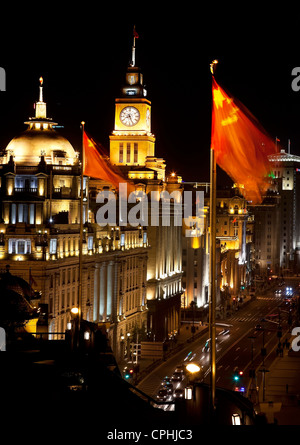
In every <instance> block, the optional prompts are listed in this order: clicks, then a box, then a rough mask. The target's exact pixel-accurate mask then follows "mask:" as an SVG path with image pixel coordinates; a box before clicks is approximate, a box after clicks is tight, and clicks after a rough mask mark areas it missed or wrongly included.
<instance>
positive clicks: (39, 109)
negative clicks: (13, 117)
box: [35, 77, 47, 119]
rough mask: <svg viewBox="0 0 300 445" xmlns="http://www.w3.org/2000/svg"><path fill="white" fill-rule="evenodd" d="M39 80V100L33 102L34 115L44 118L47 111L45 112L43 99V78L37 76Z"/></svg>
mask: <svg viewBox="0 0 300 445" xmlns="http://www.w3.org/2000/svg"><path fill="white" fill-rule="evenodd" d="M39 82H40V87H39V89H40V94H39V101H38V102H36V104H35V117H36V118H39V119H45V118H46V117H47V112H46V103H45V102H44V99H43V83H44V80H43V78H42V77H40V78H39Z"/></svg>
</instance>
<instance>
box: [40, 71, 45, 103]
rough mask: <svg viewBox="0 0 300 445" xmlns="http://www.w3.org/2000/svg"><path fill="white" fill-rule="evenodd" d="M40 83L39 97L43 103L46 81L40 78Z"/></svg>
mask: <svg viewBox="0 0 300 445" xmlns="http://www.w3.org/2000/svg"><path fill="white" fill-rule="evenodd" d="M39 81H40V97H39V102H43V83H44V80H43V78H42V77H40V78H39Z"/></svg>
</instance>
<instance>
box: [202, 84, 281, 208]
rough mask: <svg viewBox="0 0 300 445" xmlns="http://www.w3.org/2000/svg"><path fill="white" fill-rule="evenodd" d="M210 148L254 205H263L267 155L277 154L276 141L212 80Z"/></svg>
mask: <svg viewBox="0 0 300 445" xmlns="http://www.w3.org/2000/svg"><path fill="white" fill-rule="evenodd" d="M212 95H213V109H212V136H211V144H212V148H213V149H214V152H215V157H216V162H217V164H218V165H219V166H220V167H221V168H222V169H223V170H224V171H225V172H226V173H227V174H228V175H229V176H230V177H231V179H232V180H233V181H234V182H235V183H238V184H242V185H244V191H245V197H246V199H248V200H249V201H252V203H253V204H257V203H259V202H261V201H262V199H263V198H262V194H263V193H264V192H265V191H266V190H267V188H268V174H269V173H270V171H271V168H270V164H269V160H268V155H271V154H274V153H276V152H277V147H276V145H277V144H275V143H274V140H273V139H272V138H271V137H270V136H269V135H268V134H267V133H266V131H265V130H264V129H263V128H262V126H261V125H260V124H259V122H258V121H257V120H256V118H255V117H254V116H253V115H252V114H251V113H250V111H249V110H247V109H246V108H245V107H244V106H243V105H242V104H241V103H239V102H238V101H237V100H236V99H234V98H233V97H230V96H229V95H228V94H227V93H226V92H225V91H224V90H223V89H222V88H221V87H220V85H218V83H217V82H216V80H215V78H214V76H213V78H212Z"/></svg>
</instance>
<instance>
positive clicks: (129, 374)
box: [124, 368, 134, 380]
mask: <svg viewBox="0 0 300 445" xmlns="http://www.w3.org/2000/svg"><path fill="white" fill-rule="evenodd" d="M133 373H134V369H133V368H126V369H125V370H124V378H125V379H126V380H128V379H130V377H133Z"/></svg>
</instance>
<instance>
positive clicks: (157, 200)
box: [110, 46, 182, 341]
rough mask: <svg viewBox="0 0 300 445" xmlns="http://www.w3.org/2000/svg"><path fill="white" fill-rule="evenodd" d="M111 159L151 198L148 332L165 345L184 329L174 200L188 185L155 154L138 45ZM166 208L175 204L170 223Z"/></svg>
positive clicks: (144, 220) (119, 106)
mask: <svg viewBox="0 0 300 445" xmlns="http://www.w3.org/2000/svg"><path fill="white" fill-rule="evenodd" d="M110 161H111V163H112V164H113V165H116V166H117V167H118V168H119V169H120V170H121V171H122V172H123V174H124V175H125V176H126V177H127V178H128V179H129V180H131V181H132V182H133V183H134V184H135V189H136V194H137V202H138V201H139V200H143V199H145V200H147V205H146V207H145V214H144V215H142V216H141V220H140V224H141V226H143V227H144V228H145V230H147V237H148V243H149V252H148V262H147V291H146V292H147V308H148V320H147V333H148V339H149V340H156V341H164V340H167V339H168V338H169V337H170V336H173V335H174V334H176V333H177V332H178V330H179V327H180V306H181V294H182V283H181V278H182V262H181V256H182V245H181V227H180V226H176V225H175V224H174V200H175V201H176V200H180V195H181V193H182V187H181V184H180V182H181V178H179V177H177V176H174V175H173V176H172V175H166V164H165V161H164V159H161V158H157V157H156V156H155V136H154V134H153V133H152V132H151V102H150V101H149V99H148V98H147V91H146V89H145V86H144V82H143V75H142V73H141V71H140V69H139V68H138V67H137V66H136V65H135V46H133V48H132V62H131V63H130V65H129V66H128V68H127V71H126V75H125V84H124V85H123V87H122V88H121V94H120V97H119V98H116V100H115V120H114V129H113V131H112V133H111V135H110ZM139 194H140V195H139ZM164 204H165V205H166V206H168V205H169V207H168V210H167V213H168V217H169V219H168V220H167V221H165V219H164V216H165V214H164V211H165V210H164V209H165V208H166V207H164Z"/></svg>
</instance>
